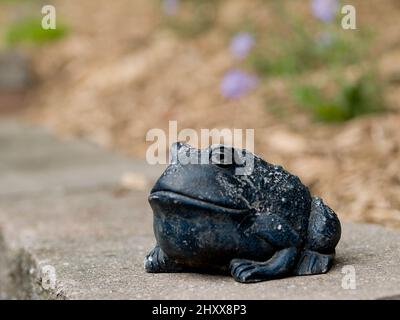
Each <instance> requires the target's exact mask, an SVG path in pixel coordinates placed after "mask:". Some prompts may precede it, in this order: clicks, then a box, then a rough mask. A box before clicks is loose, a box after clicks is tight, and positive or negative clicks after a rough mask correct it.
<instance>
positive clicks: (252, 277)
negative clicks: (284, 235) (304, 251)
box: [230, 247, 297, 283]
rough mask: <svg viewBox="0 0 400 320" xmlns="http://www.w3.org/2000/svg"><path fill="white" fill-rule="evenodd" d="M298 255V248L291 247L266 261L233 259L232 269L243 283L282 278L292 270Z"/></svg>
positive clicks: (234, 274) (235, 276)
mask: <svg viewBox="0 0 400 320" xmlns="http://www.w3.org/2000/svg"><path fill="white" fill-rule="evenodd" d="M296 256H297V249H296V248H295V247H291V248H286V249H283V250H280V251H277V252H276V253H275V254H274V255H273V256H272V258H271V259H269V260H268V261H265V262H259V261H251V260H245V259H233V260H232V261H231V263H230V270H231V274H232V276H233V278H234V279H235V280H236V281H239V282H243V283H251V282H258V281H264V280H270V279H277V278H282V277H284V276H287V275H288V274H290V273H291V272H292V270H293V267H294V265H295V262H296Z"/></svg>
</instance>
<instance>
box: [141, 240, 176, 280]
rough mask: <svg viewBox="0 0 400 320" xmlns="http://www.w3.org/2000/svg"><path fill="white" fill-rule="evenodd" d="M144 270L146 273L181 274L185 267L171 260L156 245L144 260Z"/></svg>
mask: <svg viewBox="0 0 400 320" xmlns="http://www.w3.org/2000/svg"><path fill="white" fill-rule="evenodd" d="M144 268H145V270H146V272H150V273H160V272H181V271H182V270H183V266H182V265H181V264H179V263H177V262H175V261H174V260H172V259H170V258H169V257H168V256H167V255H166V254H165V253H164V251H162V249H161V248H160V247H159V246H158V245H156V246H155V247H154V249H152V250H151V251H150V252H149V253H148V254H147V256H146V257H145V258H144Z"/></svg>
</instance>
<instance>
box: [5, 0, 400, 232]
mask: <svg viewBox="0 0 400 320" xmlns="http://www.w3.org/2000/svg"><path fill="white" fill-rule="evenodd" d="M46 4H52V5H53V6H54V7H55V8H56V13H57V16H56V17H57V28H56V29H55V30H44V29H42V27H41V20H42V18H43V15H42V13H41V8H42V6H43V5H46ZM343 4H351V5H353V6H354V7H355V8H356V10H357V11H356V14H357V15H356V17H357V20H356V21H357V29H356V30H344V29H343V28H342V27H341V19H342V17H343V15H342V14H341V10H340V9H341V6H342V5H343ZM0 116H1V117H16V118H18V119H20V120H21V121H28V122H32V123H37V124H39V125H42V126H46V127H49V128H50V129H51V130H52V131H54V132H55V133H56V134H58V135H60V136H66V137H81V138H84V139H88V140H90V141H93V142H95V143H97V144H99V145H101V146H104V147H105V148H109V149H112V150H117V151H119V152H122V153H125V154H127V155H130V156H132V157H135V158H139V159H140V158H142V159H144V158H145V151H146V148H147V147H148V146H149V144H150V143H148V142H146V139H145V137H146V133H147V131H148V130H150V129H152V128H160V129H164V130H166V131H167V132H168V122H169V121H170V120H177V121H178V129H183V128H193V129H196V130H199V129H200V128H209V129H212V128H220V129H222V128H242V129H246V128H253V129H255V152H256V153H257V154H259V155H261V156H262V157H264V159H266V160H267V161H269V162H273V163H279V164H282V165H283V166H284V167H285V168H286V169H288V170H289V171H291V172H293V173H294V174H296V175H298V176H300V178H301V179H302V180H303V182H304V183H305V184H307V185H309V186H310V187H311V189H312V192H313V193H314V194H316V195H320V196H322V197H323V198H324V199H325V200H326V202H327V203H328V204H329V205H330V206H331V207H332V208H334V209H335V211H337V212H338V213H339V215H340V217H342V218H344V219H347V220H352V221H358V222H361V221H362V222H372V223H379V224H383V225H386V226H389V227H396V228H399V227H400V170H399V168H400V1H399V0H380V1H377V0H351V1H346V3H341V2H340V1H338V0H311V1H309V0H287V1H282V0H250V1H244V0H229V1H228V0H202V1H200V0H118V1H111V2H110V1H105V0H85V1H77V0H71V1H61V0H59V1H58V0H54V1H45V2H43V1H40V0H37V1H36V0H35V1H34V0H0Z"/></svg>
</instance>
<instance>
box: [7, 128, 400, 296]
mask: <svg viewBox="0 0 400 320" xmlns="http://www.w3.org/2000/svg"><path fill="white" fill-rule="evenodd" d="M0 150H1V152H0V181H1V183H0V297H3V298H4V297H8V298H15V297H17V298H37V299H43V298H44V299H46V298H50V299H105V298H110V299H382V298H388V297H392V298H394V297H396V296H399V295H400V268H399V265H400V247H399V245H398V244H399V243H400V232H398V231H395V230H388V229H385V228H383V227H379V226H373V225H359V224H350V223H345V224H344V227H343V236H342V240H341V242H340V244H339V246H338V248H337V263H336V265H335V266H334V268H333V270H332V271H331V272H329V273H328V274H326V275H317V276H308V277H293V278H286V279H282V280H274V281H269V282H262V283H257V284H239V283H237V282H235V281H234V280H233V279H232V278H231V277H224V276H215V275H201V274H146V273H145V272H144V270H143V257H144V255H145V253H146V252H147V251H148V250H149V249H150V248H151V247H152V245H153V243H154V238H153V234H152V215H151V210H150V208H149V206H148V204H147V200H146V198H147V189H146V188H141V187H140V185H139V187H138V188H131V189H130V188H125V189H123V188H122V189H121V176H122V175H124V173H126V172H130V173H131V174H133V176H135V174H138V175H142V176H143V175H144V176H146V178H147V179H148V181H149V184H150V183H151V181H152V180H154V179H155V178H156V177H157V176H158V175H159V173H160V171H161V169H162V168H153V167H149V166H147V165H145V164H144V163H142V162H139V161H133V160H131V159H128V158H125V157H122V156H118V155H114V154H112V153H110V152H107V151H104V150H102V149H100V148H98V147H95V146H93V145H90V144H88V143H84V142H77V141H59V140H57V139H55V138H53V137H52V136H51V135H49V134H48V133H47V132H45V131H44V130H43V129H37V128H32V127H29V126H26V125H21V124H17V123H15V122H13V121H0ZM121 190H123V191H122V192H121ZM344 266H353V267H354V270H355V281H356V282H355V284H356V289H354V290H352V289H344V288H343V287H342V283H343V282H345V283H346V281H345V280H346V278H344V277H345V274H344V273H342V272H344V271H346V270H349V269H346V268H348V267H346V268H344V269H343V267H344ZM350 268H351V267H350ZM54 280H55V282H54Z"/></svg>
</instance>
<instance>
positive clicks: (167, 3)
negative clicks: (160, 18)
mask: <svg viewBox="0 0 400 320" xmlns="http://www.w3.org/2000/svg"><path fill="white" fill-rule="evenodd" d="M162 8H163V11H164V13H165V14H166V15H167V16H174V15H176V14H177V13H178V9H179V0H163V2H162Z"/></svg>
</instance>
